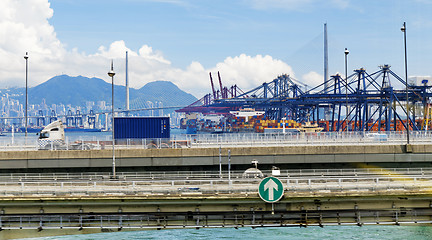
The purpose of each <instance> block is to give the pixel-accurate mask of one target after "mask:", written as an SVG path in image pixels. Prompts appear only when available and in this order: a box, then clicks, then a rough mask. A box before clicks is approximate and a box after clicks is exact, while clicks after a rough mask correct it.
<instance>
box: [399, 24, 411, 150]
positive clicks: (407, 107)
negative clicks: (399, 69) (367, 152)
mask: <svg viewBox="0 0 432 240" xmlns="http://www.w3.org/2000/svg"><path fill="white" fill-rule="evenodd" d="M401 31H402V32H403V33H404V47H405V91H406V114H407V123H406V133H407V135H406V138H407V144H409V143H410V142H409V125H410V114H409V101H408V65H407V62H408V61H407V44H406V22H404V23H403V26H402V27H401Z"/></svg>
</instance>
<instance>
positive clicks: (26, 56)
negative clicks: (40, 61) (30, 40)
mask: <svg viewBox="0 0 432 240" xmlns="http://www.w3.org/2000/svg"><path fill="white" fill-rule="evenodd" d="M24 59H25V60H27V59H28V52H26V54H25V55H24Z"/></svg>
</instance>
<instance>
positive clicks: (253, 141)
mask: <svg viewBox="0 0 432 240" xmlns="http://www.w3.org/2000/svg"><path fill="white" fill-rule="evenodd" d="M66 143H67V144H66V146H65V147H62V148H55V147H54V146H53V145H51V147H49V145H48V147H47V148H46V150H71V149H74V150H89V149H106V148H110V147H111V144H112V141H111V136H108V135H103V136H83V137H81V136H73V137H67V138H66ZM405 143H406V133H405V132H381V133H371V132H319V133H285V134H283V133H277V134H274V133H272V134H270V133H227V134H198V135H184V134H183V135H173V136H172V137H171V138H170V139H160V138H158V139H117V140H116V148H117V149H161V148H206V147H263V146H299V145H350V144H361V145H376V144H405ZM410 143H411V144H432V132H430V131H411V132H410ZM74 145H75V146H78V147H73V146H74ZM12 150H14V151H19V150H38V141H37V139H36V138H15V139H12V138H3V139H0V151H12Z"/></svg>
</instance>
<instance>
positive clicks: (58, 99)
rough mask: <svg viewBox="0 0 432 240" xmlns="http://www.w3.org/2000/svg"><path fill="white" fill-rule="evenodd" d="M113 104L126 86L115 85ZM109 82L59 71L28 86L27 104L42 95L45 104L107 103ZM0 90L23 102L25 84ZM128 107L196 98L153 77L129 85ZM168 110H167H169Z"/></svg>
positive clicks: (122, 98)
mask: <svg viewBox="0 0 432 240" xmlns="http://www.w3.org/2000/svg"><path fill="white" fill-rule="evenodd" d="M115 81H116V80H115V79H114V99H115V102H114V105H115V108H116V109H119V108H120V109H125V106H126V105H125V104H126V103H125V102H126V100H125V99H126V87H125V86H120V85H115ZM111 89H112V87H111V84H110V83H107V82H105V81H104V80H102V79H100V78H87V77H83V76H77V77H71V76H68V75H60V76H56V77H53V78H51V79H50V80H48V81H46V82H44V83H42V84H40V85H38V86H35V87H31V88H29V89H28V100H29V104H40V103H42V101H43V99H45V102H46V104H47V105H48V106H51V105H52V104H64V105H68V104H70V105H72V106H85V105H86V102H87V101H93V102H95V103H96V102H97V101H105V102H106V104H107V105H111ZM0 91H1V93H5V92H7V93H9V95H10V96H12V97H13V96H16V97H13V98H16V99H18V100H19V101H20V103H24V102H25V88H10V89H0ZM129 96H130V98H129V99H130V109H137V108H146V107H147V106H146V102H147V101H151V102H153V103H154V102H156V101H157V102H162V104H163V106H164V107H169V106H187V105H189V104H191V103H193V102H194V101H196V100H197V98H196V97H194V96H193V95H191V94H189V93H186V92H184V91H182V90H181V89H179V88H178V87H177V86H176V85H175V84H173V83H172V82H168V81H155V82H150V83H148V84H146V85H144V86H143V87H142V88H140V89H134V88H129ZM168 112H171V110H169V111H168Z"/></svg>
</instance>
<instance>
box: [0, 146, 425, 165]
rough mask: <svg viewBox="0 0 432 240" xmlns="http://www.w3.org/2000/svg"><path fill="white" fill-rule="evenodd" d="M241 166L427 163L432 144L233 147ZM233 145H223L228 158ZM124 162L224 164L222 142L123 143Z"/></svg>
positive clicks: (59, 160) (14, 156) (31, 157)
mask: <svg viewBox="0 0 432 240" xmlns="http://www.w3.org/2000/svg"><path fill="white" fill-rule="evenodd" d="M229 149H230V151H231V163H232V165H233V167H235V166H240V165H241V166H245V165H249V164H251V161H252V160H253V159H256V160H258V161H259V164H260V165H276V166H280V165H302V164H303V165H305V164H315V165H316V164H352V163H367V164H374V163H388V164H390V165H391V164H397V163H424V164H425V165H427V164H430V163H431V162H432V145H410V147H409V153H407V151H406V150H407V148H406V146H405V145H356V146H348V145H347V146H341V145H337V146H284V147H239V148H234V147H233V148H229ZM227 155H228V148H225V149H222V160H223V163H224V164H226V163H227ZM116 162H117V166H118V167H119V168H132V169H133V168H146V167H153V168H164V167H171V168H172V167H191V168H193V167H198V166H199V167H201V168H207V167H215V166H218V165H219V148H181V149H119V150H116ZM111 166H112V150H110V149H105V150H74V151H73V150H69V151H64V150H60V151H4V152H0V169H65V170H67V169H70V168H81V169H98V168H110V167H111Z"/></svg>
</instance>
